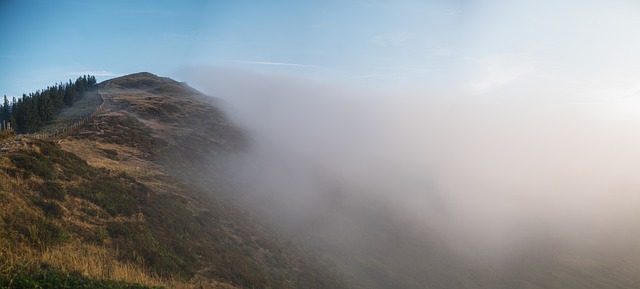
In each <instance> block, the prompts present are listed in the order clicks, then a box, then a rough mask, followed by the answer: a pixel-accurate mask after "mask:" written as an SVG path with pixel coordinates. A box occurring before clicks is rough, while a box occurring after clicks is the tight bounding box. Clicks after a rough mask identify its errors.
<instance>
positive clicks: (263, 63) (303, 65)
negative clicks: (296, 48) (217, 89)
mask: <svg viewBox="0 0 640 289" xmlns="http://www.w3.org/2000/svg"><path fill="white" fill-rule="evenodd" d="M234 62H237V63H243V64H255V65H273V66H293V67H317V66H315V65H309V64H300V63H289V62H272V61H253V60H236V61H234Z"/></svg>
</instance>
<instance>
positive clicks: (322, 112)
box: [185, 68, 640, 278]
mask: <svg viewBox="0 0 640 289" xmlns="http://www.w3.org/2000/svg"><path fill="white" fill-rule="evenodd" d="M185 78H186V79H188V80H189V82H190V84H192V85H194V86H195V87H198V88H200V89H202V90H203V91H205V92H206V93H208V94H210V95H213V96H217V97H220V98H222V99H224V100H225V101H226V102H228V113H229V114H230V116H231V117H232V118H233V119H234V121H235V122H236V123H238V124H239V125H240V126H241V127H242V128H243V129H245V131H246V132H247V133H248V135H249V138H250V146H249V148H248V149H247V150H246V151H244V152H242V153H240V154H238V155H234V156H233V157H232V158H231V159H232V162H231V164H229V166H228V167H227V169H229V171H232V172H233V174H234V175H233V179H234V180H235V181H236V185H237V187H238V188H239V189H238V191H241V192H243V193H241V194H242V195H243V198H244V199H245V200H248V202H249V203H251V204H252V205H253V206H254V207H255V208H257V209H258V210H259V211H262V212H264V213H265V214H266V215H267V216H269V217H270V218H272V221H273V222H274V223H277V224H279V225H281V226H284V227H288V228H289V229H292V230H294V231H295V232H298V233H300V234H311V235H312V236H313V237H312V238H320V239H322V238H324V239H328V240H332V241H333V242H339V243H340V244H342V245H341V246H343V247H344V248H346V250H359V249H357V248H358V246H362V244H363V243H362V242H363V240H369V241H367V242H371V241H370V239H371V238H374V239H375V238H385V237H384V236H382V235H376V234H375V232H376V231H378V230H381V231H384V232H387V233H388V232H389V231H388V230H390V229H392V230H393V234H399V235H403V234H405V235H410V236H412V238H417V239H420V240H429V241H428V242H431V243H430V244H432V243H434V242H435V243H437V244H440V245H438V246H442V247H438V248H440V249H438V250H445V251H446V252H448V253H447V254H451V256H455V257H451V258H455V259H456V260H458V259H457V258H460V260H463V261H461V262H462V263H463V264H474V266H476V265H478V264H480V265H478V266H480V267H486V266H502V265H505V264H513V263H514V262H515V263H522V262H528V260H523V258H529V257H531V256H530V255H531V254H533V255H537V256H541V255H545V256H546V255H547V254H548V255H549V256H552V257H549V258H551V259H554V258H557V257H558V256H562V258H567V260H568V259H571V260H573V259H575V258H581V259H580V260H582V261H579V262H578V263H579V265H578V263H576V264H573V265H566V264H565V265H564V266H565V267H569V268H577V267H580V266H585V264H594V263H596V264H601V265H603V264H604V265H605V266H613V265H614V264H618V262H622V261H620V260H619V259H616V258H618V257H620V256H626V257H625V258H626V259H625V261H624V262H631V263H633V264H636V265H637V264H640V263H639V261H640V259H638V258H637V257H638V256H635V255H634V254H629V252H637V248H638V247H637V245H636V244H637V241H638V240H640V239H639V237H640V231H639V229H640V224H639V223H640V218H639V217H640V194H638V193H637V192H638V190H639V189H640V179H638V178H637V174H638V172H639V171H640V150H638V147H640V118H639V117H635V116H632V115H630V114H628V113H627V110H623V109H620V108H619V107H620V106H619V105H617V104H616V103H612V102H609V103H607V102H600V103H579V102H571V101H563V100H561V101H549V100H548V99H549V98H541V99H536V98H526V97H521V98H511V99H508V98H504V96H501V95H497V96H495V97H483V98H481V99H480V98H476V97H474V96H473V95H465V94H464V93H458V94H456V93H454V92H449V93H444V92H442V91H440V92H436V91H428V90H421V89H406V90H401V91H391V90H388V91H384V90H377V91H372V90H368V89H367V88H363V87H356V86H349V85H346V84H339V83H335V82H333V83H330V82H322V81H318V80H309V79H303V78H298V77H292V76H285V75H266V74H260V73H255V72H249V71H245V70H239V69H232V68H206V69H203V68H200V69H193V70H189V71H186V72H185ZM556 99H558V98H556ZM631 105H633V103H632V102H629V105H628V106H627V107H629V106H631ZM363 219H366V220H364V221H363ZM385 220H386V221H385ZM367 222H374V224H376V225H372V224H370V223H367ZM364 223H366V225H363V224H364ZM376 226H379V228H376ZM385 226H386V228H385ZM390 227H391V228H390ZM382 228H384V229H382ZM365 243H366V242H365ZM387 245H388V246H390V247H391V246H401V245H397V244H393V242H392V243H388V244H387ZM420 246H422V245H415V248H412V250H422V249H425V250H426V247H424V248H421V247H420ZM424 246H427V245H424ZM388 249H389V250H391V248H388ZM376 250H380V247H376ZM385 250H386V249H385ZM630 250H632V251H630ZM369 254H370V253H369ZM523 256H527V257H523ZM428 257H429V256H427V257H425V260H423V261H424V262H433V261H432V260H427V259H426V258H428ZM629 258H630V259H631V261H629ZM478 260H482V261H481V262H480V261H478ZM585 260H588V261H585ZM612 260H616V261H612ZM487 262H488V263H487ZM554 262H555V261H554ZM590 262H591V263H590ZM488 264H490V265H488ZM625 264H626V263H625ZM636 265H634V267H632V268H635V269H634V270H637V269H638V268H639V267H638V266H636ZM390 266H391V265H390ZM505 266H506V265H505ZM539 269H542V268H539ZM598 270H599V269H598ZM632 272H637V271H632ZM632 276H633V275H632ZM455 278H457V277H455Z"/></svg>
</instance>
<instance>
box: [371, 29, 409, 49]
mask: <svg viewBox="0 0 640 289" xmlns="http://www.w3.org/2000/svg"><path fill="white" fill-rule="evenodd" d="M410 39H411V34H410V33H408V32H405V31H396V32H394V33H391V34H388V35H376V36H375V37H374V38H373V42H374V43H375V44H377V45H378V46H381V47H388V46H403V45H405V44H406V43H407V41H409V40H410Z"/></svg>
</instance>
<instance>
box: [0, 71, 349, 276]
mask: <svg viewBox="0 0 640 289" xmlns="http://www.w3.org/2000/svg"><path fill="white" fill-rule="evenodd" d="M94 93H95V92H94ZM97 94H98V95H99V96H100V98H101V100H102V101H101V103H100V104H99V105H98V106H97V107H96V108H95V112H94V113H93V114H92V116H91V118H90V119H89V120H88V121H87V122H86V123H83V124H82V125H81V126H79V127H77V128H74V129H73V130H70V131H69V132H68V133H65V134H61V135H57V136H54V137H49V138H43V139H35V138H30V137H27V136H16V137H12V138H10V139H8V140H5V141H3V144H2V147H3V150H2V151H1V152H0V228H1V230H0V248H2V250H1V251H0V276H8V277H0V287H1V286H2V285H3V284H4V285H7V284H8V285H9V286H11V284H19V282H30V281H25V280H29V279H33V280H36V279H37V280H41V279H42V280H45V281H42V282H54V284H58V285H59V284H63V283H55V282H67V283H64V284H70V283H68V282H72V281H73V280H76V281H77V280H85V279H83V278H89V279H90V280H105V281H104V282H111V281H113V282H116V281H117V282H127V283H116V284H121V285H122V284H125V285H122V286H125V287H126V286H129V285H126V284H131V283H138V284H142V285H140V286H165V287H172V288H173V287H175V288H192V287H193V288H196V287H197V288H343V287H346V283H345V282H344V281H343V280H342V278H341V277H340V276H339V275H338V274H337V273H335V272H333V271H332V269H328V268H330V267H329V266H328V265H326V264H324V263H323V262H322V261H321V260H320V259H318V258H317V257H315V255H314V254H312V253H310V252H309V251H307V250H304V249H303V248H301V247H298V246H296V245H294V244H292V243H291V242H289V241H284V240H283V238H282V236H279V235H277V234H276V233H274V231H273V230H270V229H269V228H268V227H267V225H266V224H263V223H261V222H260V221H259V220H258V219H257V218H255V217H254V216H252V214H251V213H250V212H247V211H245V210H242V208H240V207H238V206H236V205H235V204H234V203H233V202H232V201H230V200H228V199H226V198H225V197H224V191H223V190H224V189H223V186H218V187H215V188H212V187H206V186H196V185H194V184H193V182H192V180H193V178H192V177H194V176H195V178H202V177H207V176H202V175H199V176H198V174H204V173H203V170H201V168H204V167H207V166H210V165H211V162H212V161H213V160H215V156H216V155H220V154H224V153H228V152H233V151H236V150H239V149H242V147H243V146H244V145H245V137H244V135H243V134H242V132H241V130H239V129H238V128H237V127H235V126H234V125H233V124H232V123H231V122H229V120H228V119H227V117H226V116H225V114H224V113H223V111H222V110H221V109H220V108H219V107H218V105H217V104H218V103H220V101H219V100H216V99H214V98H212V97H209V96H206V95H204V94H202V93H201V92H199V91H197V90H195V89H193V88H191V87H189V86H187V85H186V84H185V83H181V82H177V81H174V80H172V79H170V78H163V77H158V76H156V75H154V74H151V73H148V72H142V73H136V74H131V75H127V76H123V77H118V78H114V79H111V80H107V81H104V82H102V83H99V84H98V85H97ZM9 144H11V145H9ZM42 276H45V277H42ZM46 276H49V277H46ZM51 276H54V277H51ZM41 277H42V278H41ZM3 278H4V279H3ZM43 278H44V279H43ZM47 278H49V279H50V278H54V279H55V280H53V281H52V280H49V279H47ZM60 280H63V281H60ZM69 280H72V281H69ZM110 280H111V281H110ZM76 281H73V282H76ZM3 282H4V283H3ZM12 282H13V283H12ZM16 282H18V283H16ZM34 282H35V281H34ZM77 282H80V281H77ZM82 282H85V281H82ZM96 282H97V281H96ZM100 282H102V281H100ZM74 284H75V283H74ZM78 284H83V283H78ZM118 286H120V285H118ZM116 288H120V287H116Z"/></svg>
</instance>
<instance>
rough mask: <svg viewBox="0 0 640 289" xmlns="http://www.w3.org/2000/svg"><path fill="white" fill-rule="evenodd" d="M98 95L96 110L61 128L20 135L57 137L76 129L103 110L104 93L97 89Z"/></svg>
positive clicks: (46, 137) (39, 137)
mask: <svg viewBox="0 0 640 289" xmlns="http://www.w3.org/2000/svg"><path fill="white" fill-rule="evenodd" d="M98 95H99V96H100V99H101V100H102V102H101V103H100V105H98V108H96V110H94V111H93V112H92V113H91V114H89V115H87V116H84V117H80V118H78V119H76V121H74V122H73V123H72V124H70V125H67V126H65V127H63V128H60V129H58V130H55V131H53V132H48V133H32V134H24V135H20V136H24V137H29V138H35V139H48V138H53V137H58V136H61V135H65V134H67V133H70V132H73V131H76V130H77V129H78V128H80V127H81V126H83V125H84V124H85V123H87V122H89V121H91V120H93V119H94V118H95V117H96V115H98V114H99V113H101V112H102V111H103V108H104V104H105V103H106V100H105V98H104V95H103V94H102V93H100V92H99V91H98Z"/></svg>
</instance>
